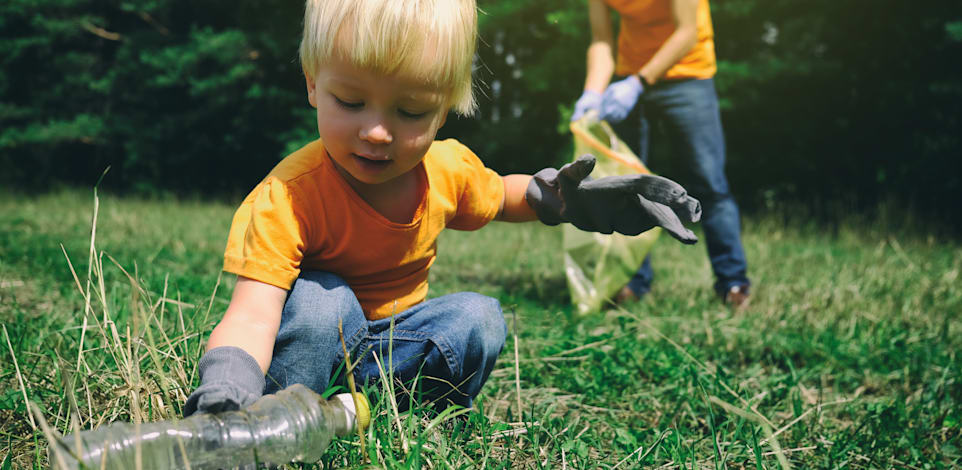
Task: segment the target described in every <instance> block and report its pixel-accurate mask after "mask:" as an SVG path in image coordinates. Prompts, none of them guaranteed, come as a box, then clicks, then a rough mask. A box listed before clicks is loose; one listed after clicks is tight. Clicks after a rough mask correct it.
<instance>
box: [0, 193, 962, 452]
mask: <svg viewBox="0 0 962 470" xmlns="http://www.w3.org/2000/svg"><path fill="white" fill-rule="evenodd" d="M93 208H94V203H93V197H92V194H90V193H86V192H63V193H58V194H53V195H48V196H41V197H32V198H27V197H21V196H14V195H0V322H2V324H3V327H4V328H5V330H6V335H5V336H4V337H3V338H0V344H2V348H3V352H2V357H3V359H2V360H0V364H2V366H0V424H2V431H0V432H2V434H0V470H2V469H6V468H46V466H47V462H46V457H45V456H46V450H45V449H46V440H45V437H44V436H45V435H44V433H43V432H42V430H40V429H39V428H35V427H34V426H38V427H39V426H40V423H39V422H36V423H33V424H32V421H31V415H30V414H29V413H28V412H27V409H26V405H25V401H24V397H25V396H26V398H27V399H28V400H30V401H31V402H33V403H35V404H36V405H38V407H39V409H40V410H41V413H40V415H42V416H43V417H44V418H45V420H46V421H47V422H49V425H50V426H52V427H53V428H55V429H57V430H58V431H59V432H64V431H69V430H71V429H73V427H74V426H79V427H80V428H83V429H88V428H91V427H95V426H98V425H101V424H104V423H108V422H112V421H116V420H131V419H146V420H156V419H169V418H172V417H176V416H179V414H180V407H181V405H182V404H183V401H184V399H185V397H186V394H187V393H189V392H190V390H191V389H192V388H193V387H195V386H196V373H195V370H194V368H195V364H196V361H197V360H198V359H199V357H200V353H201V351H202V350H203V344H204V340H205V338H206V335H207V334H209V332H210V330H211V329H212V327H213V325H214V324H215V323H216V321H217V319H218V318H219V316H220V314H221V312H222V311H223V309H224V307H225V306H226V304H227V300H228V298H229V293H230V290H231V287H232V285H233V279H232V276H223V278H221V276H220V273H219V267H220V262H221V250H222V247H223V243H224V240H225V236H226V232H227V228H228V226H229V224H230V219H231V216H232V212H233V207H232V206H230V205H227V204H215V203H202V202H183V201H176V200H167V201H144V200H130V199H122V198H116V197H112V196H101V198H100V205H99V212H98V216H97V224H96V237H95V242H96V249H95V251H94V253H96V254H97V257H95V258H94V260H95V262H94V263H93V265H91V264H90V263H89V259H90V253H91V250H90V243H91V233H90V232H91V226H92V225H91V222H92V214H93ZM784 214H785V213H784V212H782V213H779V214H770V215H758V216H753V217H749V218H746V219H745V220H744V241H745V247H746V250H747V254H748V257H749V262H750V275H751V277H752V279H753V281H754V282H755V283H756V289H755V291H754V296H753V299H752V303H751V306H750V308H749V309H747V310H745V311H743V312H733V311H731V310H729V309H727V308H725V307H724V306H723V305H722V304H721V303H719V302H718V301H717V299H715V298H714V296H713V294H712V292H711V289H710V285H711V282H712V278H711V271H710V268H709V266H708V262H707V259H706V256H705V254H704V245H703V244H699V245H696V246H694V247H688V246H683V245H681V244H678V243H675V242H674V241H672V240H670V239H669V238H668V237H662V239H661V240H660V241H659V242H658V243H657V244H656V246H655V249H654V252H655V254H656V258H655V269H656V284H655V290H654V291H653V292H652V294H651V295H649V296H648V297H646V299H645V300H644V301H642V302H640V303H636V304H631V305H628V306H626V307H625V308H624V309H617V310H611V311H608V312H605V313H602V314H598V315H594V316H590V317H586V318H579V317H577V316H575V315H574V313H573V309H572V306H571V305H570V303H569V302H568V299H567V294H566V286H565V279H564V275H563V272H562V269H561V267H560V264H561V259H560V254H559V253H558V250H559V247H560V239H561V235H560V231H559V230H557V229H552V228H547V227H543V226H540V225H538V224H525V225H509V224H501V223H495V224H492V225H491V226H489V227H486V228H485V229H482V230H480V231H478V232H468V233H463V232H453V231H452V232H448V233H445V234H444V236H443V237H442V239H441V241H440V249H439V251H440V256H439V258H438V261H437V263H436V264H435V267H434V269H433V270H432V274H431V282H432V284H431V288H432V295H440V294H445V293H450V292H456V291H461V290H471V291H477V292H481V293H484V294H487V295H491V296H494V297H497V298H498V299H500V300H501V302H502V305H503V307H504V311H505V314H506V318H507V320H508V325H509V335H508V341H507V343H506V345H505V349H504V352H503V353H502V357H501V359H500V361H499V363H498V366H497V368H496V370H495V371H494V372H493V373H492V375H491V378H490V379H489V381H488V383H487V384H486V385H485V387H484V389H483V391H482V395H481V397H480V400H479V406H478V407H477V409H475V410H473V411H471V412H470V413H467V414H466V415H465V418H464V419H448V418H449V417H446V416H442V417H440V419H437V418H432V416H431V415H430V414H428V413H421V412H419V411H416V412H414V413H402V414H400V415H398V414H396V413H394V411H393V410H392V407H391V406H390V405H389V403H388V401H387V400H386V398H385V397H386V395H385V394H383V393H382V394H377V393H374V394H373V395H372V396H374V397H380V398H379V399H378V400H377V402H376V403H375V405H374V413H375V420H374V425H373V426H372V427H371V429H370V430H369V431H368V433H367V436H366V437H367V438H366V444H365V448H364V449H363V452H362V451H361V450H360V449H359V448H358V439H357V438H356V437H354V438H347V439H341V440H338V441H337V442H336V443H335V444H334V445H333V446H332V447H331V448H330V449H329V451H328V452H327V454H326V457H325V459H324V467H323V468H330V467H347V468H363V467H365V465H366V464H365V463H364V461H363V457H362V456H366V457H368V459H369V461H370V465H373V466H374V467H388V468H408V467H412V468H418V467H423V468H478V467H490V468H572V469H579V468H584V469H593V468H640V467H645V468H671V469H673V468H684V469H690V468H698V469H703V468H713V469H717V468H752V469H755V468H783V467H784V466H789V465H790V466H792V467H795V468H853V469H860V468H866V469H867V468H924V469H929V468H958V467H959V466H960V465H962V450H960V447H962V442H960V441H962V438H960V433H962V427H960V426H962V425H960V422H962V382H960V374H959V371H960V370H962V368H960V364H959V358H958V357H957V353H956V352H957V351H959V350H960V346H962V321H960V315H959V312H960V311H962V289H959V286H960V285H962V280H960V271H962V248H960V244H959V243H958V241H953V240H947V239H942V238H940V237H938V236H936V235H929V234H926V233H925V232H924V231H923V230H921V229H917V228H916V229H913V230H908V229H905V228H903V227H906V226H911V225H910V224H904V223H903V222H902V221H900V220H898V219H897V218H896V217H891V218H888V219H885V218H882V219H875V220H874V221H872V220H867V219H863V220H849V221H847V222H845V223H842V224H840V225H836V226H834V227H832V229H831V230H825V229H821V228H819V227H817V226H815V225H814V224H811V223H808V222H803V221H799V220H800V219H801V218H800V217H787V218H786V217H785V215H784ZM786 220H789V222H786ZM793 220H794V221H793ZM886 220H890V221H891V222H885V221H886ZM61 245H62V246H63V248H61ZM64 252H66V255H67V257H69V260H70V263H71V264H72V267H73V270H74V271H75V272H76V278H75V277H74V275H73V274H72V271H71V264H68V262H67V257H65V255H64ZM91 266H92V268H91ZM125 271H126V273H128V274H129V275H130V276H129V277H128V276H127V275H126V274H125ZM88 280H89V281H90V284H89V285H88ZM86 299H89V304H90V306H89V307H87V301H86ZM85 310H86V311H87V312H88V314H87V315H86V316H85V314H84V312H85ZM85 318H86V325H87V327H86V330H84V329H83V325H84V324H85V323H84V322H85ZM112 326H113V327H114V328H115V330H113V329H112V328H111V327H112ZM114 331H116V333H114ZM515 333H516V338H517V339H516V340H515ZM7 338H9V342H10V344H9V347H8V345H7ZM81 339H82V340H83V345H82V346H81ZM516 350H517V357H516V356H515V351H516ZM516 374H517V375H516ZM21 384H22V385H21ZM370 391H371V392H375V391H376V390H370ZM519 397H520V404H521V409H520V410H519V407H518V403H519ZM71 411H72V412H71ZM71 416H73V419H74V420H75V424H71ZM306 467H307V468H311V466H306Z"/></svg>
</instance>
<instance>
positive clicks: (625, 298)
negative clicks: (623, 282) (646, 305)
mask: <svg viewBox="0 0 962 470" xmlns="http://www.w3.org/2000/svg"><path fill="white" fill-rule="evenodd" d="M612 300H613V301H614V302H615V305H624V304H629V303H633V302H637V301H639V300H641V298H640V297H638V294H635V291H633V290H631V288H630V287H628V286H625V287H622V288H621V290H619V291H618V293H616V294H615V297H614V298H613V299H612Z"/></svg>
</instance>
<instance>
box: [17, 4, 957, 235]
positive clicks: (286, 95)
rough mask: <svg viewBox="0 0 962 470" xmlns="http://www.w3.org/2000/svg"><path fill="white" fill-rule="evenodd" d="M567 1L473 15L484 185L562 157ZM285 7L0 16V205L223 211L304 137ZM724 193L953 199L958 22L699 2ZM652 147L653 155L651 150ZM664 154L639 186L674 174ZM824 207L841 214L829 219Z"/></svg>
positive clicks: (916, 9)
mask: <svg viewBox="0 0 962 470" xmlns="http://www.w3.org/2000/svg"><path fill="white" fill-rule="evenodd" d="M584 3H585V2H584V0H553V1H544V0H510V1H505V0H498V1H495V0H479V7H480V9H481V10H482V12H481V15H480V35H481V38H480V42H479V50H478V58H477V62H476V63H477V67H476V83H477V88H478V92H479V98H480V99H479V101H480V112H479V113H478V114H477V115H476V116H475V117H473V118H454V117H452V119H449V120H448V123H447V125H446V126H445V127H444V128H443V129H442V131H441V135H440V137H449V136H455V137H457V138H458V139H460V140H462V141H463V142H465V143H466V144H467V145H469V146H470V147H471V148H473V149H474V150H475V151H476V152H477V153H478V154H479V155H480V156H482V158H483V159H484V160H485V162H486V163H487V164H488V165H489V166H491V167H493V168H494V169H496V170H498V171H500V172H520V171H524V172H530V171H535V170H537V169H539V168H542V167H544V166H547V165H556V164H559V163H562V162H564V161H566V160H567V159H570V158H571V139H570V137H568V136H567V135H566V133H567V125H566V124H567V120H568V117H569V116H570V112H571V107H572V104H573V102H574V101H575V99H576V98H577V97H578V95H579V94H580V92H581V89H582V86H583V80H584V67H585V63H584V62H585V61H584V56H585V49H586V46H587V44H588V40H589V31H588V24H587V17H586V8H585V5H584ZM301 15H302V2H300V1H285V2H261V1H252V0H238V1H233V2H219V1H196V0H194V1H186V0H141V1H120V0H6V1H4V2H0V51H2V54H0V168H3V169H4V170H3V171H0V186H3V187H7V188H12V189H14V190H15V191H18V192H19V191H23V192H29V193H36V192H46V191H48V190H50V189H51V188H55V187H60V186H80V187H86V188H89V187H91V186H93V185H94V184H95V183H96V181H97V180H98V178H99V177H100V175H101V174H102V173H103V171H104V169H105V168H107V167H108V166H109V167H110V172H109V174H108V176H107V177H106V178H105V180H104V182H103V187H104V188H106V189H109V190H112V191H117V192H119V193H123V194H139V195H148V196H151V195H171V194H173V195H178V196H191V197H193V196H202V197H214V198H218V199H225V198H226V199H228V200H236V199H237V198H238V197H240V196H242V195H243V194H244V193H246V192H247V191H248V190H249V189H250V188H251V187H252V186H253V185H254V184H255V183H256V182H257V181H258V180H259V179H260V178H262V177H263V176H264V175H265V174H266V172H267V171H269V169H270V168H271V167H272V166H273V165H274V164H276V162H277V161H279V160H280V159H281V158H282V157H283V156H284V155H286V154H287V153H288V152H290V151H291V150H293V149H296V148H298V147H299V146H301V145H303V144H304V143H306V142H308V141H310V140H312V139H314V138H315V135H316V126H315V124H314V121H313V120H314V117H313V110H312V109H311V108H310V107H309V105H308V103H307V100H306V96H305V92H304V82H303V78H302V76H301V71H300V66H299V64H298V62H297V45H298V41H299V35H300V27H301V26H300V25H301ZM712 15H713V20H714V27H715V32H716V46H717V53H718V57H719V71H718V75H717V77H716V82H717V87H718V90H719V95H720V97H721V103H722V109H723V111H722V112H723V122H724V124H725V132H726V138H727V144H728V175H729V178H730V181H731V184H732V188H733V190H734V192H735V194H736V197H737V198H738V200H739V201H740V203H741V204H742V207H743V208H744V209H745V210H747V211H753V210H759V209H765V208H771V207H773V206H774V205H778V204H781V203H784V202H790V203H802V204H804V206H806V207H808V208H809V209H811V213H812V214H814V215H819V214H829V213H833V214H838V213H840V212H841V213H845V212H847V211H849V210H853V209H854V210H862V211H871V210H874V208H877V207H879V205H880V204H882V203H885V204H888V203H891V202H893V201H894V202H895V203H897V205H899V206H901V207H905V208H908V209H910V210H912V211H914V212H915V214H916V216H918V217H922V218H927V219H930V220H943V221H944V220H949V225H950V226H955V227H956V228H958V227H959V225H958V223H957V222H953V221H952V219H951V217H948V216H947V215H950V214H951V211H952V209H953V207H954V206H956V205H957V201H958V200H960V199H962V158H960V156H962V4H960V3H959V2H958V1H957V0H931V1H928V2H925V4H924V8H923V7H921V4H919V3H916V2H905V1H899V0H877V1H872V2H869V1H866V0H851V1H843V2H840V1H836V0H808V1H805V2H799V1H789V0H764V1H762V0H725V1H715V2H712ZM656 143H657V141H656ZM670 155H671V150H670V149H669V148H665V147H660V146H659V147H655V148H654V149H653V157H652V158H653V161H652V163H651V166H652V167H653V168H655V170H656V171H659V172H661V173H664V174H669V175H673V174H674V170H673V165H674V162H673V161H672V159H671V156H670ZM839 208H841V209H842V210H841V211H839Z"/></svg>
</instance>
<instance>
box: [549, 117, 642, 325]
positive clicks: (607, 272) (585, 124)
mask: <svg viewBox="0 0 962 470" xmlns="http://www.w3.org/2000/svg"><path fill="white" fill-rule="evenodd" d="M571 133H572V134H574V144H575V152H574V158H578V156H580V155H584V154H586V153H590V154H592V155H594V156H595V158H596V159H597V163H596V164H595V168H594V171H592V172H591V177H592V178H602V177H605V176H614V175H629V174H638V173H651V171H649V170H648V168H647V167H646V166H645V165H644V164H643V163H642V162H641V160H640V159H639V158H638V157H637V156H636V155H635V154H634V153H633V152H632V151H631V149H629V148H628V146H627V145H626V144H625V143H624V142H622V141H621V139H619V138H618V136H617V135H615V132H614V131H613V130H612V129H611V126H609V125H608V123H607V122H604V121H598V120H597V119H593V118H591V117H586V118H582V119H580V120H578V121H575V122H572V123H571ZM659 233H661V228H660V227H655V228H653V229H651V230H649V231H647V232H644V233H642V234H639V235H636V236H633V237H629V236H626V235H621V234H618V233H613V234H611V235H604V234H601V233H591V232H583V231H581V230H578V229H577V228H575V226H573V225H571V224H564V226H563V228H562V234H563V235H562V237H563V238H562V239H563V247H564V262H565V276H566V277H567V279H568V290H569V291H570V293H571V301H572V303H574V304H575V306H576V307H577V312H578V314H579V315H587V314H590V313H593V312H598V311H600V310H601V308H602V307H604V306H605V304H607V303H608V299H610V298H612V297H613V296H614V294H615V293H616V292H618V291H619V290H620V289H621V288H622V287H624V285H625V284H627V283H628V280H630V279H631V277H632V276H633V275H634V274H635V272H636V271H637V270H638V267H639V266H641V262H642V261H644V259H645V256H646V255H647V254H648V251H649V250H651V246H652V245H653V244H654V243H655V240H657V239H658V234H659Z"/></svg>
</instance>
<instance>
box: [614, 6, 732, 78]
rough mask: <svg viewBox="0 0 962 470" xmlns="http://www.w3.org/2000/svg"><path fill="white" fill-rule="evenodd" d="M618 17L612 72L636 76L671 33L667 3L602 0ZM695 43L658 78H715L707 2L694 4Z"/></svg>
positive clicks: (669, 9) (670, 15)
mask: <svg viewBox="0 0 962 470" xmlns="http://www.w3.org/2000/svg"><path fill="white" fill-rule="evenodd" d="M605 3H607V4H608V5H609V6H610V7H611V8H613V9H614V10H615V11H617V12H618V15H619V16H620V17H621V26H620V30H619V32H618V62H617V65H616V67H615V73H616V74H618V75H631V74H633V73H638V70H640V69H641V67H642V66H644V65H645V64H646V63H648V61H649V60H651V58H652V57H653V56H654V55H655V53H656V52H658V49H660V48H661V46H662V44H664V43H665V41H667V40H668V37H669V36H671V33H673V32H675V20H674V19H673V18H672V13H671V0H605ZM696 15H697V20H696V24H697V28H698V40H697V41H698V42H696V43H695V47H693V48H692V49H691V51H689V52H688V54H686V55H685V56H684V57H682V59H681V60H679V61H678V63H676V64H675V65H673V66H672V67H671V68H670V69H668V71H667V72H665V75H664V76H663V77H662V79H665V80H672V79H683V78H711V77H713V76H715V70H716V65H715V33H714V30H713V29H712V25H711V12H710V11H709V8H708V0H700V1H699V2H698V10H697V12H696Z"/></svg>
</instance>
